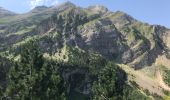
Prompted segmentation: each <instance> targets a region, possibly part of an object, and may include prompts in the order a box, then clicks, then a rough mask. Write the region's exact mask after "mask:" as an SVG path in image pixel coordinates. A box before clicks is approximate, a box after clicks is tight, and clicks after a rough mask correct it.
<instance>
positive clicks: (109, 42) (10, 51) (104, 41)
mask: <svg viewBox="0 0 170 100" xmlns="http://www.w3.org/2000/svg"><path fill="white" fill-rule="evenodd" d="M39 8H40V9H39ZM9 19H10V20H9ZM32 40H37V43H38V44H39V45H38V47H39V49H40V51H41V52H42V55H43V57H45V59H49V60H54V61H55V60H59V61H62V62H63V63H67V62H70V63H71V65H69V66H64V68H65V67H66V69H64V68H61V69H62V71H63V72H61V76H62V78H63V79H64V81H66V82H68V88H67V91H74V92H75V91H76V92H78V93H80V94H81V93H82V94H83V95H86V94H88V95H91V88H90V86H91V85H92V83H91V81H93V78H91V77H90V75H89V73H88V71H87V69H88V68H89V66H91V65H89V64H91V63H92V64H94V66H91V67H92V68H91V67H90V69H92V71H94V72H96V71H98V70H99V71H100V69H102V68H105V67H106V68H107V66H106V65H102V64H103V63H104V62H105V61H106V62H112V63H114V64H115V65H114V67H115V68H117V67H116V66H118V68H122V70H124V71H125V72H126V75H127V76H128V78H127V80H126V77H124V76H123V75H124V74H125V73H124V72H123V71H121V69H120V70H116V71H118V72H117V73H116V74H117V75H118V77H121V78H120V79H124V78H125V81H126V82H125V83H120V84H128V86H129V85H130V86H132V87H133V88H135V90H137V91H138V90H140V91H143V92H144V94H146V95H147V96H148V97H149V96H151V97H153V98H156V97H157V96H156V95H154V94H157V95H159V96H161V97H162V96H163V95H164V94H165V93H164V90H163V89H164V87H162V89H159V87H161V85H160V84H159V82H157V76H156V75H155V72H157V71H163V72H164V70H165V69H166V68H169V66H167V63H166V62H164V61H161V62H160V60H159V59H162V58H163V59H165V61H170V41H169V40H170V29H168V28H166V27H163V26H160V25H150V24H147V23H143V22H141V21H138V20H136V19H135V18H133V17H131V16H130V15H128V14H126V13H124V12H121V11H117V12H111V11H109V10H108V9H107V8H105V7H103V6H90V7H88V8H81V7H77V6H75V5H74V4H72V3H70V2H66V3H64V4H62V5H60V6H54V7H48V8H46V7H44V6H41V7H38V9H37V8H35V9H34V10H33V13H32V12H28V13H25V14H17V15H15V16H9V17H7V18H6V19H5V18H0V42H1V44H0V56H3V57H4V58H7V59H10V60H13V59H14V61H19V60H20V55H21V54H20V51H21V50H22V47H23V46H25V45H26V46H27V45H28V44H27V43H30V41H32ZM34 48H35V49H36V47H34ZM3 57H2V58H3ZM96 59H97V60H96ZM103 59H105V60H103ZM93 60H94V62H93ZM100 61H101V62H100ZM96 62H97V64H98V63H100V64H101V66H100V64H99V69H98V66H97V65H96ZM70 63H69V64H70ZM74 64H75V66H72V65H74ZM104 64H105V63H104ZM70 66H72V67H70ZM102 66H105V67H102ZM108 66H109V63H108ZM163 66H164V67H163ZM114 67H113V68H114ZM86 68H87V69H86ZM109 68H110V67H109ZM102 71H104V72H105V73H106V72H110V71H109V70H108V69H104V70H102ZM112 71H113V70H112ZM138 72H139V73H138ZM147 72H149V73H147ZM0 73H1V72H0ZM101 73H102V74H104V73H103V72H101ZM2 74H4V73H2ZM90 74H92V73H90ZM76 75H80V76H82V77H83V80H81V78H80V77H78V76H76ZM98 75H100V73H98ZM126 75H125V76H126ZM101 76H102V75H101ZM76 77H78V79H79V78H80V80H79V81H81V82H78V83H80V84H78V83H76V86H75V85H73V83H74V82H75V81H76ZM122 77H123V78H122ZM145 78H146V79H145ZM101 79H102V80H106V79H105V78H103V77H101ZM118 79H119V78H118ZM147 79H148V80H147ZM108 80H109V79H108ZM121 81H122V80H121ZM82 82H84V83H82ZM96 82H100V80H98V81H96ZM145 82H146V83H148V85H147V84H144V83H145ZM167 82H168V81H167ZM96 84H97V83H96ZM155 85H156V87H154V86H155ZM70 86H71V87H70ZM105 86H107V85H105ZM69 87H70V88H69ZM103 87H104V85H103ZM82 88H83V90H82ZM136 88H137V89H136ZM145 89H146V90H145ZM154 90H156V91H154ZM165 90H166V89H165ZM138 92H139V91H138ZM145 92H146V93H145ZM148 92H149V93H148ZM69 93H70V92H69ZM147 93H148V94H147ZM70 95H71V94H70ZM165 95H166V94H165ZM159 96H158V97H159ZM98 97H100V96H98ZM148 100H149V99H148ZM160 100H161V99H160Z"/></svg>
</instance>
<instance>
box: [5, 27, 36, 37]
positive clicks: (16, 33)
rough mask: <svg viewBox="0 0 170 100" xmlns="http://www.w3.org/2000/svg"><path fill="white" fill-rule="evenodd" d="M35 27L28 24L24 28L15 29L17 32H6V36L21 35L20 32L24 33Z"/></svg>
mask: <svg viewBox="0 0 170 100" xmlns="http://www.w3.org/2000/svg"><path fill="white" fill-rule="evenodd" d="M35 27H36V26H35V25H32V26H30V27H26V28H25V29H23V30H20V31H17V32H15V33H11V34H8V35H7V37H8V36H11V35H22V34H24V33H27V32H30V31H31V30H32V29H33V28H35Z"/></svg>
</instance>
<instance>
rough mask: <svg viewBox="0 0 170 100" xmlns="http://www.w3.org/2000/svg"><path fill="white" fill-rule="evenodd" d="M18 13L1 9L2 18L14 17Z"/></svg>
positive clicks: (0, 16) (0, 15)
mask: <svg viewBox="0 0 170 100" xmlns="http://www.w3.org/2000/svg"><path fill="white" fill-rule="evenodd" d="M15 14H16V13H14V12H11V11H8V10H5V9H4V8H2V7H0V18H2V17H6V16H12V15H15Z"/></svg>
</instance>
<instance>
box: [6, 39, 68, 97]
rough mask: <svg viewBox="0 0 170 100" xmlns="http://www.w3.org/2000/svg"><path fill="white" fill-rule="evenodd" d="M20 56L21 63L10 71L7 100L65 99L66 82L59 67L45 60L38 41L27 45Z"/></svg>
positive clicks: (17, 63)
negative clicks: (8, 99)
mask: <svg viewBox="0 0 170 100" xmlns="http://www.w3.org/2000/svg"><path fill="white" fill-rule="evenodd" d="M20 56H21V57H20V60H19V62H16V63H15V65H14V66H13V67H12V68H11V69H10V72H9V77H8V78H9V84H8V87H7V89H6V94H5V97H6V98H11V99H13V100H47V99H50V98H51V99H52V98H54V100H63V99H64V98H65V96H64V90H65V89H63V87H64V82H63V81H62V79H61V77H60V75H59V71H58V67H57V66H55V65H52V63H49V61H47V60H45V59H44V58H43V54H42V53H41V52H40V49H39V47H38V42H37V41H36V40H31V41H29V42H28V43H27V44H25V45H24V46H23V47H22V48H21V54H20ZM54 66H55V67H56V68H54ZM51 99H50V100H51Z"/></svg>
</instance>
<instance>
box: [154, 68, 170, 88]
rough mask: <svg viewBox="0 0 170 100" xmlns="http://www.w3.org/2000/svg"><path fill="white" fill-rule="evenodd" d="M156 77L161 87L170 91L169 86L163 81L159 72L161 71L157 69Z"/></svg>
mask: <svg viewBox="0 0 170 100" xmlns="http://www.w3.org/2000/svg"><path fill="white" fill-rule="evenodd" d="M157 79H158V81H159V84H160V86H161V87H162V88H163V89H165V90H167V91H170V87H169V86H168V85H167V84H166V83H165V82H164V81H163V75H162V74H161V71H157Z"/></svg>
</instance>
